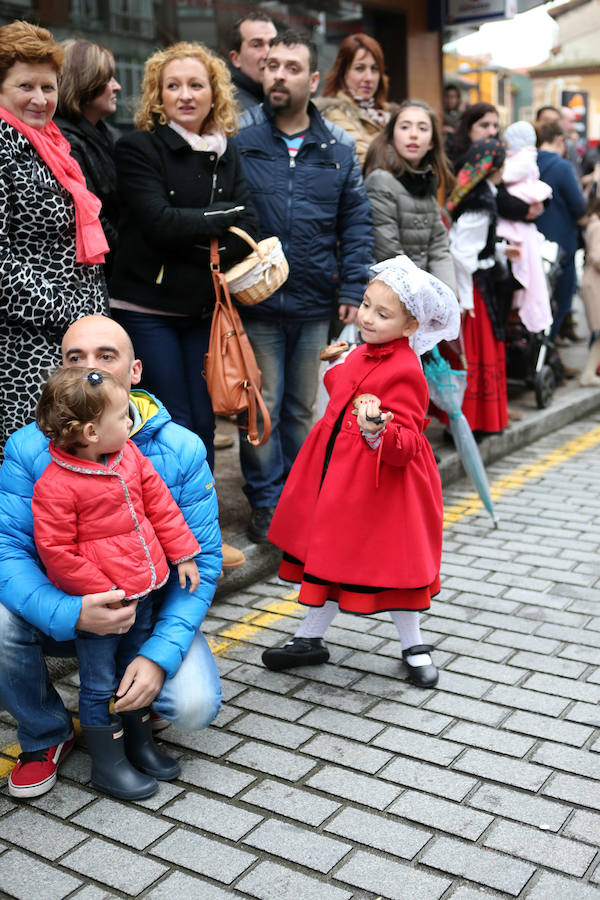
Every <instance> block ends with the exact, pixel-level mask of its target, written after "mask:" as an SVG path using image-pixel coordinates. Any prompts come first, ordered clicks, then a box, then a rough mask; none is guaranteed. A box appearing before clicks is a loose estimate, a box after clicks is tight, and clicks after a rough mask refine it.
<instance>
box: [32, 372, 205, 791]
mask: <svg viewBox="0 0 600 900" xmlns="http://www.w3.org/2000/svg"><path fill="white" fill-rule="evenodd" d="M36 417H37V422H38V425H39V427H40V429H41V431H43V432H44V434H45V435H46V436H47V437H49V438H50V440H51V443H50V455H51V457H52V462H51V463H50V465H49V466H48V467H47V468H46V469H45V470H44V473H43V474H42V476H41V478H40V479H39V480H38V481H37V482H36V484H35V487H34V492H33V501H32V511H33V522H34V537H35V542H36V546H37V549H38V553H39V555H40V558H41V560H42V562H43V564H44V565H45V567H46V570H47V573H48V577H49V578H50V579H51V581H53V582H54V584H56V585H57V586H58V587H59V588H61V589H62V590H63V591H64V592H65V594H66V595H67V594H68V595H71V596H70V597H69V596H66V597H65V602H67V601H69V600H71V599H72V596H83V595H84V594H91V593H99V592H102V591H108V590H111V589H112V588H116V589H122V590H123V592H124V597H123V601H122V602H123V603H128V602H129V603H131V604H132V605H133V604H135V607H136V618H135V622H134V623H133V625H132V626H131V628H130V629H129V630H128V631H127V632H126V633H125V634H120V633H119V634H106V635H98V634H89V633H87V632H82V631H79V632H77V633H76V638H75V645H76V649H77V656H78V658H79V672H80V684H81V688H80V694H79V717H80V720H81V725H82V727H83V731H84V734H85V737H86V743H87V746H88V749H89V751H90V754H91V757H92V786H93V787H95V788H97V789H98V790H101V791H103V792H104V793H107V794H112V795H114V796H115V797H120V798H121V799H126V800H135V799H141V798H143V797H149V796H151V795H152V794H154V793H155V792H156V790H157V788H158V784H157V781H156V779H159V780H161V781H170V780H172V779H173V778H176V777H177V776H178V774H179V764H178V763H177V761H176V760H174V759H171V758H170V757H168V756H165V754H163V753H161V752H160V751H159V750H158V748H157V747H156V746H155V745H154V743H153V740H152V731H151V725H150V715H149V710H148V709H142V710H139V709H137V710H132V711H131V712H125V713H121V721H122V725H123V729H124V731H125V741H124V742H123V740H122V739H121V738H122V735H123V730H119V729H118V727H116V726H118V719H116V717H115V716H111V713H110V710H109V703H110V700H111V698H112V697H113V695H114V694H115V692H116V695H117V697H122V696H125V694H126V693H127V691H128V689H129V688H130V687H131V684H124V683H123V682H124V681H125V679H124V677H123V676H124V673H125V670H126V669H127V666H128V665H129V663H130V662H131V661H132V660H133V659H135V658H136V657H137V656H138V655H139V650H140V647H141V646H142V644H143V643H144V642H145V641H146V640H147V639H148V638H149V636H150V633H151V631H152V620H151V617H152V603H151V601H150V600H149V599H148V597H147V596H146V595H147V594H149V593H150V592H151V591H155V590H156V589H157V588H159V587H161V585H163V584H164V583H165V582H166V581H167V579H168V577H169V572H170V570H169V564H168V562H167V559H166V556H168V557H169V559H170V560H171V563H172V565H174V566H176V567H177V570H178V575H179V583H180V585H181V587H182V588H185V586H186V583H187V581H188V580H189V582H190V593H192V592H193V591H195V590H196V588H197V587H198V585H199V583H200V574H199V572H198V567H197V565H196V563H195V562H194V557H195V556H197V555H198V553H199V552H200V547H199V545H198V542H197V540H196V538H195V537H194V535H193V534H192V532H191V531H190V529H189V528H188V526H187V525H186V523H185V520H184V518H183V516H182V514H181V512H180V510H179V507H178V506H177V504H176V503H175V501H174V500H173V497H172V496H171V493H170V491H169V489H168V487H167V486H166V484H165V483H164V481H163V480H162V479H161V478H160V476H159V475H158V473H157V472H156V470H155V469H154V466H153V465H152V463H151V462H150V460H149V459H147V458H146V457H145V456H143V454H142V453H140V451H139V450H138V448H137V447H136V446H135V444H133V443H132V442H131V441H129V440H128V437H129V432H130V430H131V426H132V422H131V419H130V418H129V396H128V394H127V391H126V390H125V388H124V387H123V385H122V384H121V383H120V382H119V381H118V380H117V379H116V378H115V377H114V376H113V375H110V374H108V373H107V372H100V371H97V370H95V369H84V368H79V367H74V368H68V369H59V370H58V371H57V372H56V373H55V374H54V375H52V376H51V377H50V379H49V381H48V382H47V384H46V385H45V387H44V390H43V392H42V396H41V398H40V400H39V402H38V405H37V410H36ZM165 554H166V556H165Z"/></svg>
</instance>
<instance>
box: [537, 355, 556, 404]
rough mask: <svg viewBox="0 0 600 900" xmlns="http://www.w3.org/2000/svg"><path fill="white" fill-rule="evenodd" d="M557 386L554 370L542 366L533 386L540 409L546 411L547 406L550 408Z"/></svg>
mask: <svg viewBox="0 0 600 900" xmlns="http://www.w3.org/2000/svg"><path fill="white" fill-rule="evenodd" d="M555 384H556V382H555V380H554V372H553V371H552V368H551V367H550V366H548V365H546V366H542V368H541V369H540V371H539V372H537V373H536V376H535V381H534V385H533V387H534V390H535V400H536V403H537V405H538V409H545V408H546V407H547V406H550V404H551V403H552V394H553V393H554V387H555Z"/></svg>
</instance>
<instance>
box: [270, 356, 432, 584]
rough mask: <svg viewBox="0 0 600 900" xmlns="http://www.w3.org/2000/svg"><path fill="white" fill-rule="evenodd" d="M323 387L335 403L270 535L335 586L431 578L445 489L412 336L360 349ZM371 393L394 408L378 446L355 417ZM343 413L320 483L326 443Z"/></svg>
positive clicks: (298, 466) (301, 461) (310, 442)
mask: <svg viewBox="0 0 600 900" xmlns="http://www.w3.org/2000/svg"><path fill="white" fill-rule="evenodd" d="M325 385H326V387H327V390H328V392H329V396H330V399H329V404H328V406H327V409H326V411H325V415H324V416H323V418H322V419H321V420H320V421H319V422H317V423H316V425H315V426H314V427H313V429H312V430H311V432H310V434H309V435H308V438H307V439H306V441H305V442H304V444H303V446H302V448H301V450H300V453H299V454H298V457H297V458H296V461H295V463H294V465H293V467H292V471H291V472H290V475H289V477H288V479H287V482H286V484H285V487H284V489H283V493H282V495H281V499H280V501H279V504H278V506H277V508H276V510H275V514H274V516H273V520H272V523H271V527H270V530H269V540H270V541H272V542H273V543H274V544H276V545H277V546H278V547H281V549H282V550H284V551H286V552H287V553H289V554H290V555H291V556H294V557H296V558H297V559H299V560H301V561H302V562H303V563H304V571H305V572H307V573H310V574H311V575H314V576H317V577H318V578H322V579H326V580H327V581H331V582H334V583H340V582H341V583H346V584H356V585H369V586H371V587H384V588H422V587H425V586H426V585H430V584H432V583H433V582H434V580H435V579H436V577H437V575H438V573H439V568H440V559H441V551H442V514H443V509H442V489H441V483H440V476H439V473H438V469H437V466H436V463H435V459H434V457H433V452H432V450H431V447H430V445H429V442H428V441H427V439H426V437H425V436H424V434H423V429H424V428H425V426H426V419H425V412H426V410H427V404H428V400H429V395H428V390H427V382H426V380H425V376H424V375H423V372H422V370H421V366H420V363H419V360H418V358H417V357H416V355H415V353H414V352H413V351H412V350H411V348H410V347H409V344H408V339H407V338H400V339H398V340H396V341H390V342H389V343H387V344H378V345H370V344H363V345H361V346H360V347H358V348H357V349H356V350H354V351H353V352H352V353H350V355H349V356H348V358H347V359H346V361H345V362H344V363H343V364H341V365H338V366H335V367H333V368H331V369H330V370H329V371H328V372H327V373H326V376H325ZM366 393H369V394H375V395H376V396H377V397H379V398H380V400H381V406H382V409H383V410H384V411H390V412H392V413H393V414H394V419H393V421H392V422H391V423H389V424H388V425H387V427H386V430H385V432H384V435H383V440H382V442H381V444H380V445H379V447H378V448H377V449H375V450H372V449H371V448H370V447H369V446H368V445H367V443H366V441H365V440H364V438H363V437H362V435H361V432H360V429H359V427H358V424H357V420H356V416H354V415H352V410H353V406H352V400H353V399H354V398H355V397H357V396H358V395H359V394H366ZM342 412H343V418H342V424H341V429H340V431H339V433H338V435H337V437H336V439H335V443H334V446H333V452H332V455H331V459H330V461H329V467H328V469H327V474H326V475H325V478H324V479H323V483H322V484H321V479H322V477H323V465H324V461H325V452H326V448H327V444H328V441H329V439H330V437H331V435H332V432H333V430H334V426H335V424H336V421H337V420H338V417H339V416H340V415H341V413H342ZM376 481H378V486H377V487H376Z"/></svg>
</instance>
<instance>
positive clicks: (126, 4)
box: [109, 0, 154, 37]
mask: <svg viewBox="0 0 600 900" xmlns="http://www.w3.org/2000/svg"><path fill="white" fill-rule="evenodd" d="M109 10H110V29H111V31H117V32H126V33H128V34H136V35H140V37H153V35H154V16H153V12H152V0H109Z"/></svg>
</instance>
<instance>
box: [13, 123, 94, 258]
mask: <svg viewBox="0 0 600 900" xmlns="http://www.w3.org/2000/svg"><path fill="white" fill-rule="evenodd" d="M0 119H4V121H5V122H7V123H8V124H9V125H11V126H12V127H13V128H14V129H15V130H16V131H18V132H19V133H20V134H22V135H23V137H25V138H27V140H28V141H29V143H30V144H31V145H32V147H33V148H34V150H35V151H36V152H37V153H38V154H39V155H40V156H41V158H42V159H43V160H44V162H45V163H46V165H47V166H48V168H49V169H50V171H51V172H52V174H53V175H54V177H55V178H56V180H57V181H58V182H59V184H61V185H62V186H63V187H64V188H65V190H67V191H68V192H69V193H70V194H71V197H72V198H73V204H74V206H75V232H76V235H75V249H76V257H75V258H76V260H77V262H79V263H87V265H90V266H92V265H96V264H98V263H103V262H104V254H105V253H108V250H109V247H108V244H107V243H106V238H105V236H104V232H103V230H102V225H101V224H100V220H99V218H98V213H99V212H100V210H101V208H102V203H101V202H100V200H99V199H98V198H97V197H96V195H95V194H92V192H91V191H88V189H87V187H86V186H85V178H84V177H83V173H82V171H81V169H80V167H79V163H78V162H77V160H75V159H73V157H72V156H71V152H70V151H71V145H70V144H69V142H68V141H67V139H66V138H64V137H63V136H62V134H61V133H60V130H59V128H58V127H57V126H56V125H55V124H54V122H48V124H47V125H45V126H44V127H43V128H42V129H41V130H38V129H37V128H32V127H31V126H30V125H26V124H25V122H22V121H21V120H20V119H17V118H16V117H15V116H13V115H12V113H9V112H8V110H7V109H4V108H3V107H2V106H0Z"/></svg>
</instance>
